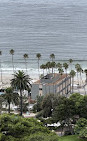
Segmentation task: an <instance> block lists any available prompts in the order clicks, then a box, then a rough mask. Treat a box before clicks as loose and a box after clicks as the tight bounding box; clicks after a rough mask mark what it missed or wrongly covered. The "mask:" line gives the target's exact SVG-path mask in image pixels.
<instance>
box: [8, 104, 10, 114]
mask: <svg viewBox="0 0 87 141" xmlns="http://www.w3.org/2000/svg"><path fill="white" fill-rule="evenodd" d="M8 113H9V114H10V103H9V105H8Z"/></svg>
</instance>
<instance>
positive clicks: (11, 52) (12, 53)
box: [10, 49, 15, 72]
mask: <svg viewBox="0 0 87 141" xmlns="http://www.w3.org/2000/svg"><path fill="white" fill-rule="evenodd" d="M14 52H15V51H14V50H13V49H11V50H10V54H11V55H12V66H13V72H14V62H13V56H14Z"/></svg>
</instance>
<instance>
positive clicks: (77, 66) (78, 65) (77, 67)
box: [75, 64, 81, 84]
mask: <svg viewBox="0 0 87 141" xmlns="http://www.w3.org/2000/svg"><path fill="white" fill-rule="evenodd" d="M80 68H81V66H80V64H76V65H75V69H76V71H77V80H78V84H79V78H78V73H79V71H80Z"/></svg>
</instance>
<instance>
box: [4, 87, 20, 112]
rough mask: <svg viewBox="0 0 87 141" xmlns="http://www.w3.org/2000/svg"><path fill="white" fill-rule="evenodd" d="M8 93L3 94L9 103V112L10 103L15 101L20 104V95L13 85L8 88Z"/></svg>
mask: <svg viewBox="0 0 87 141" xmlns="http://www.w3.org/2000/svg"><path fill="white" fill-rule="evenodd" d="M5 91H6V93H5V94H3V98H4V100H5V102H6V103H7V104H8V113H10V104H11V103H15V104H18V101H19V99H18V98H19V95H18V93H14V92H13V89H12V87H8V88H7V89H6V90H5Z"/></svg>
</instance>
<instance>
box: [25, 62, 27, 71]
mask: <svg viewBox="0 0 87 141" xmlns="http://www.w3.org/2000/svg"><path fill="white" fill-rule="evenodd" d="M25 67H26V72H27V62H26V59H25Z"/></svg>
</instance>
